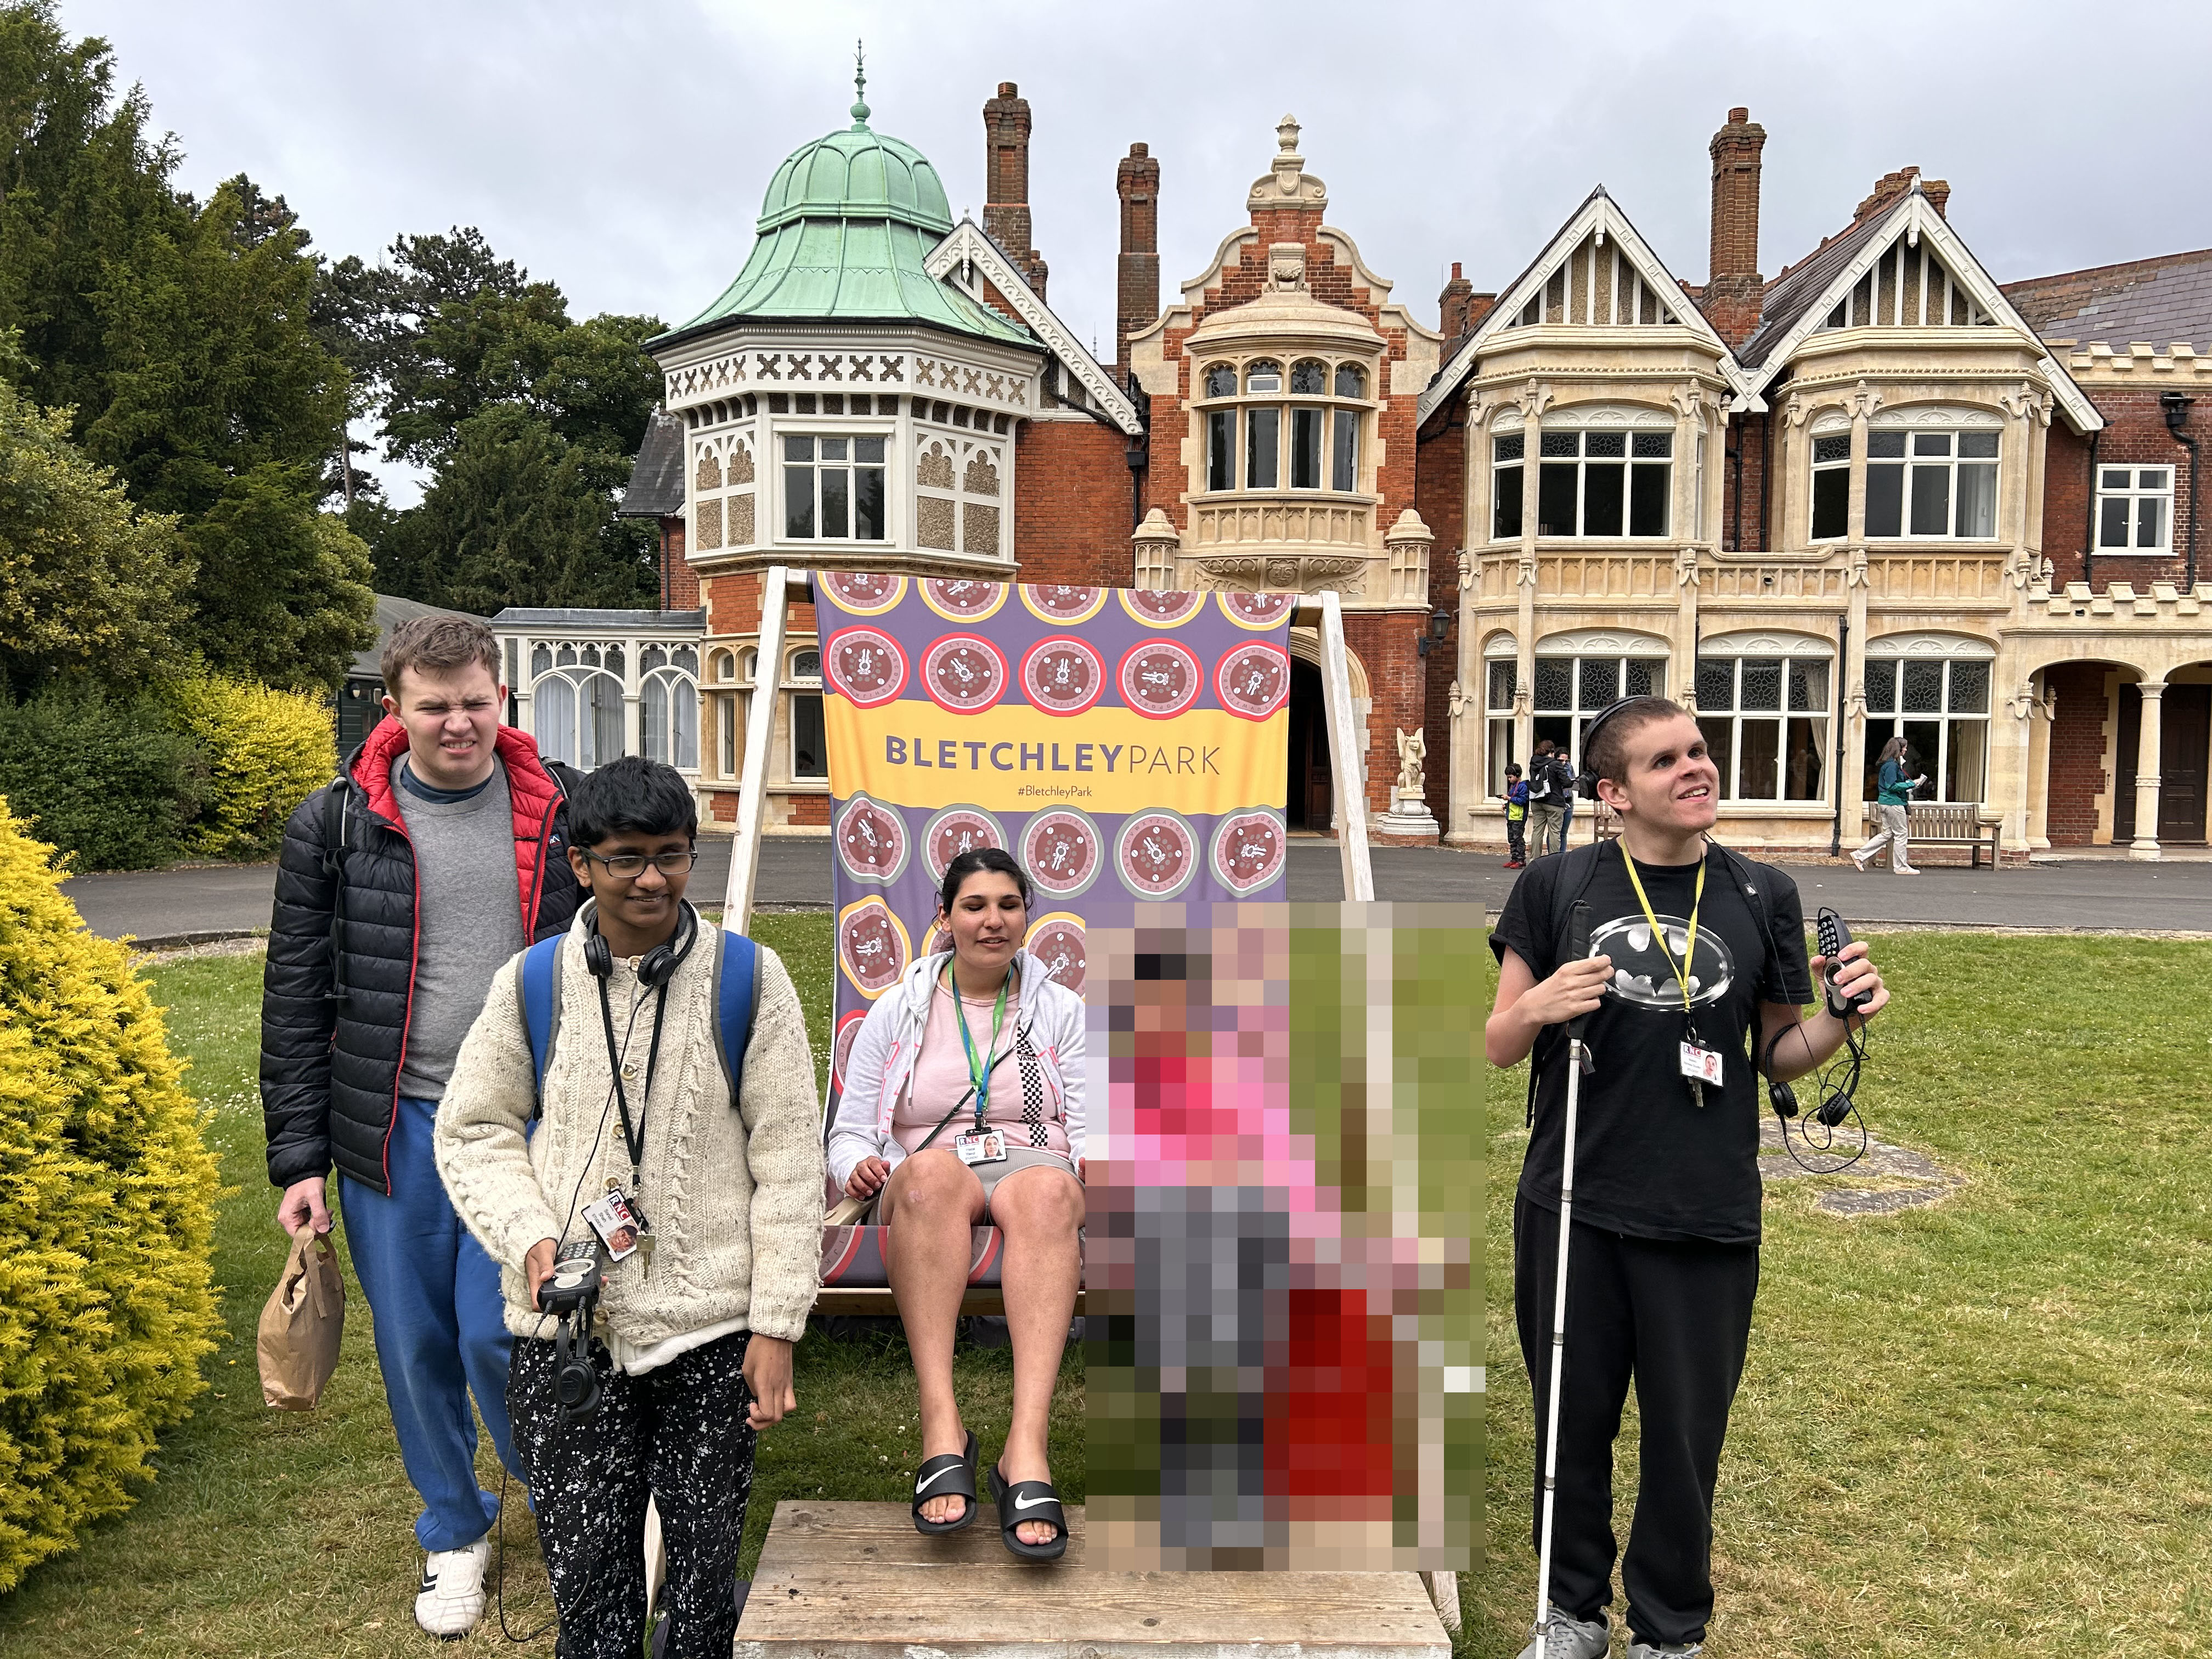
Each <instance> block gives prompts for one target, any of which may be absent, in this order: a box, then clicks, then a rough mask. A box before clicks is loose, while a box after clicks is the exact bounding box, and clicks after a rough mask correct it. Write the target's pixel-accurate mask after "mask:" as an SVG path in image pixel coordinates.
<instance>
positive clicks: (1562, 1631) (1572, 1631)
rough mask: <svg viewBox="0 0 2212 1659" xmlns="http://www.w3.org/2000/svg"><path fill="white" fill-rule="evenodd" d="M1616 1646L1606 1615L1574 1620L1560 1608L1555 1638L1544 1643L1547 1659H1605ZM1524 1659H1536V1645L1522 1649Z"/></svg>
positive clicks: (1555, 1617)
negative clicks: (1608, 1627) (1609, 1630)
mask: <svg viewBox="0 0 2212 1659" xmlns="http://www.w3.org/2000/svg"><path fill="white" fill-rule="evenodd" d="M1612 1645H1613V1644H1612V1638H1611V1636H1610V1633H1609V1632H1607V1628H1606V1622H1605V1614H1604V1613H1599V1614H1598V1616H1597V1617H1596V1618H1595V1619H1587V1620H1586V1619H1570V1618H1568V1617H1567V1615H1566V1614H1565V1613H1561V1612H1560V1611H1559V1607H1557V1606H1556V1605H1555V1606H1554V1607H1553V1608H1552V1633H1551V1639H1550V1640H1549V1641H1547V1642H1546V1643H1545V1644H1544V1659H1605V1656H1606V1654H1607V1652H1608V1651H1610V1650H1611V1648H1612ZM1521 1659H1536V1644H1535V1643H1534V1642H1531V1643H1529V1644H1528V1646H1527V1647H1525V1648H1523V1649H1522V1650H1521Z"/></svg>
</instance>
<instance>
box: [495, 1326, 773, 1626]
mask: <svg viewBox="0 0 2212 1659" xmlns="http://www.w3.org/2000/svg"><path fill="white" fill-rule="evenodd" d="M746 1340H747V1333H745V1332H743V1331H739V1332H737V1333H734V1334H732V1335H729V1336H724V1337H718V1338H716V1339H715V1340H714V1341H712V1342H709V1343H707V1344H705V1345H703V1346H700V1347H696V1348H694V1349H692V1350H691V1351H690V1352H689V1353H684V1354H679V1355H678V1356H677V1357H676V1358H674V1359H671V1360H670V1361H669V1362H668V1363H667V1364H665V1365H660V1366H657V1367H655V1368H654V1369H653V1370H649V1371H647V1372H645V1373H644V1374H643V1375H642V1376H629V1374H627V1373H626V1372H623V1371H618V1370H616V1369H615V1368H614V1365H613V1362H612V1361H611V1358H609V1356H608V1353H607V1351H606V1349H605V1347H604V1346H602V1345H600V1344H599V1343H597V1342H594V1343H592V1364H593V1366H594V1367H595V1368H596V1369H597V1370H598V1371H599V1407H598V1408H597V1409H596V1410H594V1411H593V1412H592V1414H591V1415H590V1416H588V1417H586V1418H583V1419H577V1420H574V1421H570V1420H568V1419H563V1418H562V1415H561V1408H560V1407H559V1406H558V1405H557V1404H556V1401H554V1398H553V1345H552V1343H550V1342H547V1341H539V1340H535V1339H532V1338H518V1339H516V1340H515V1344H514V1359H513V1364H512V1365H511V1367H510V1368H509V1370H508V1372H507V1413H508V1415H509V1416H510V1417H511V1418H512V1419H513V1424H514V1449H515V1453H516V1455H517V1456H518V1457H519V1458H520V1461H521V1463H522V1467H523V1469H524V1471H525V1473H526V1474H527V1475H528V1477H529V1480H530V1495H531V1499H532V1503H534V1504H536V1506H537V1510H538V1543H539V1546H540V1547H541V1548H542V1549H543V1550H544V1554H545V1565H546V1570H547V1571H548V1572H549V1574H550V1576H551V1578H552V1581H553V1605H554V1607H555V1609H556V1611H557V1612H558V1613H560V1615H561V1640H560V1644H559V1646H558V1648H557V1649H556V1652H557V1653H558V1655H559V1656H560V1659H636V1656H637V1654H638V1651H639V1649H640V1646H641V1632H643V1630H644V1628H645V1562H644V1552H645V1504H646V1498H647V1495H648V1494H650V1495H651V1497H652V1498H653V1504H654V1505H655V1507H656V1508H657V1509H658V1510H659V1513H660V1525H661V1531H662V1534H663V1536H664V1537H665V1540H666V1541H667V1547H668V1584H667V1588H666V1589H665V1590H664V1591H663V1592H662V1597H661V1603H660V1605H661V1606H662V1607H665V1609H666V1610H667V1612H668V1613H669V1614H670V1616H671V1620H672V1623H671V1627H670V1630H669V1640H668V1647H667V1656H668V1659H707V1656H708V1655H712V1656H714V1659H729V1652H730V1644H731V1643H732V1641H733V1640H734V1639H735V1638H736V1635H737V1627H738V1614H737V1605H736V1601H735V1597H734V1595H733V1593H732V1583H733V1582H734V1581H735V1579H736V1577H737V1571H738V1544H739V1542H740V1541H742V1540H743V1538H744V1530H745V1500H746V1499H747V1498H749V1497H750V1495H751V1492H752V1484H753V1442H754V1438H755V1435H754V1431H753V1430H752V1429H751V1428H750V1427H748V1426H747V1425H746V1422H745V1407H746V1406H747V1405H748V1404H749V1403H750V1395H749V1394H748V1393H747V1391H746V1389H745V1383H744V1375H743V1372H742V1369H741V1368H742V1367H743V1365H744V1358H745V1343H746Z"/></svg>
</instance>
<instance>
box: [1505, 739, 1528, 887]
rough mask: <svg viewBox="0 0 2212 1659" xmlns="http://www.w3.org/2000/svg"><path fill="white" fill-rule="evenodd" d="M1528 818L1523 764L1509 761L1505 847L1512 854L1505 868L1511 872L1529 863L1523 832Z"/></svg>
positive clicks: (1506, 785)
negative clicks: (1522, 773)
mask: <svg viewBox="0 0 2212 1659" xmlns="http://www.w3.org/2000/svg"><path fill="white" fill-rule="evenodd" d="M1527 822H1528V784H1527V783H1526V782H1525V781H1523V780H1522V776H1521V763H1520V762H1519V761H1509V762H1507V763H1506V766H1505V847H1506V851H1507V852H1508V853H1510V854H1511V856H1510V857H1509V858H1508V859H1507V860H1505V867H1506V868H1507V869H1509V870H1518V869H1519V868H1520V867H1521V866H1522V865H1524V864H1526V863H1527V862H1528V842H1527V841H1526V840H1525V839H1523V831H1522V826H1523V825H1524V824H1526V823H1527Z"/></svg>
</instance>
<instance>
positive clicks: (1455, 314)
mask: <svg viewBox="0 0 2212 1659" xmlns="http://www.w3.org/2000/svg"><path fill="white" fill-rule="evenodd" d="M1472 301H1474V283H1470V282H1468V280H1467V276H1466V275H1465V274H1464V273H1463V272H1462V270H1460V262H1459V261H1458V260H1456V259H1455V260H1453V261H1452V274H1451V281H1449V283H1445V284H1444V291H1443V293H1441V294H1439V295H1437V315H1438V317H1439V319H1441V321H1442V325H1443V334H1444V338H1445V339H1446V340H1447V341H1451V340H1456V339H1457V338H1459V337H1460V336H1461V335H1462V334H1464V333H1466V332H1467V331H1468V327H1469V326H1470V325H1469V324H1468V311H1469V310H1470V309H1472Z"/></svg>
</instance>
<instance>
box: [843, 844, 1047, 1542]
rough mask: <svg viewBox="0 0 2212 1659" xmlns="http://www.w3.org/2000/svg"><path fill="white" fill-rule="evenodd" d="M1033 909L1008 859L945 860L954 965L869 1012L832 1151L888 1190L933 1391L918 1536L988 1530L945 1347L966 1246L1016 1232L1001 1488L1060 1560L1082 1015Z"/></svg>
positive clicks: (863, 1188) (891, 1263)
mask: <svg viewBox="0 0 2212 1659" xmlns="http://www.w3.org/2000/svg"><path fill="white" fill-rule="evenodd" d="M1029 902H1030V884H1029V878H1028V877H1026V876H1025V875H1024V874H1023V873H1022V869H1021V866H1019V865H1018V864H1017V863H1015V862H1014V860H1012V858H1011V857H1009V856H1008V855H1007V854H1005V853H1003V852H1001V851H1000V850H999V849H998V848H982V849H981V850H978V851H975V852H971V853H963V854H961V855H960V856H959V857H958V858H956V859H954V860H952V863H951V866H950V867H949V868H948V869H947V870H946V871H945V884H944V886H943V888H942V889H941V890H940V891H939V917H938V925H939V927H940V928H941V929H942V930H943V931H944V932H945V933H949V934H950V935H951V939H952V949H951V951H944V952H941V953H939V954H937V955H934V956H930V957H924V958H923V959H922V960H921V961H919V962H917V963H915V964H914V966H913V967H912V968H910V969H908V970H907V973H906V975H905V976H904V977H903V978H902V980H901V981H900V982H899V983H898V984H897V985H896V986H895V987H892V989H890V991H888V992H886V993H885V994H884V995H883V996H882V997H880V998H878V1000H877V1002H876V1005H875V1006H873V1007H872V1008H871V1009H869V1011H868V1014H867V1018H866V1019H865V1020H864V1021H863V1022H862V1023H861V1025H860V1033H859V1035H858V1036H856V1037H855V1038H854V1042H853V1052H852V1057H851V1059H850V1060H848V1062H847V1064H846V1068H845V1091H844V1095H843V1097H842V1099H841V1100H840V1102H839V1103H838V1108H837V1121H836V1124H835V1126H834V1127H832V1129H831V1130H830V1134H829V1168H830V1172H831V1174H832V1175H833V1176H836V1179H837V1180H838V1182H840V1183H841V1184H842V1187H843V1188H844V1190H845V1192H846V1193H847V1194H848V1195H849V1196H851V1197H854V1198H859V1199H866V1198H869V1197H871V1196H872V1195H873V1194H876V1193H878V1192H881V1193H882V1194H883V1201H882V1204H881V1206H880V1214H879V1219H880V1220H881V1221H882V1223H883V1225H884V1227H885V1228H886V1230H887V1231H885V1234H884V1265H885V1267H887V1268H888V1269H889V1271H890V1281H891V1290H892V1291H893V1293H894V1294H895V1295H896V1297H897V1298H898V1308H899V1317H900V1318H901V1319H902V1320H903V1321H904V1322H905V1324H906V1335H907V1346H908V1347H909V1348H910V1349H911V1350H912V1351H913V1354H914V1369H915V1379H916V1381H917V1382H918V1383H920V1384H921V1451H922V1461H921V1464H920V1465H919V1466H918V1467H917V1468H915V1495H914V1522H915V1528H916V1529H917V1530H919V1531H921V1532H924V1533H945V1532H957V1531H959V1530H960V1529H961V1528H963V1527H965V1526H966V1525H967V1524H968V1523H969V1522H971V1521H973V1520H974V1519H975V1510H976V1507H977V1505H976V1496H975V1468H976V1462H977V1448H976V1443H975V1436H974V1435H973V1434H972V1433H970V1432H969V1431H968V1430H967V1429H966V1427H965V1426H964V1425H963V1423H962V1422H961V1419H960V1407H959V1403H958V1402H957V1401H955V1400H954V1399H953V1397H952V1338H953V1329H954V1327H955V1325H956V1324H957V1322H958V1320H959V1317H960V1299H961V1297H962V1295H963V1292H964V1291H966V1289H967V1285H968V1269H969V1228H971V1227H975V1226H981V1225H993V1226H995V1227H997V1228H998V1229H999V1230H1000V1233H1001V1234H1003V1235H1004V1237H1005V1240H1006V1254H1005V1256H1004V1258H1003V1261H1002V1265H1001V1267H1000V1282H1001V1284H1002V1285H1003V1286H1004V1289H1005V1291H1006V1323H1007V1327H1008V1329H1009V1331H1010V1334H1012V1339H1013V1347H1014V1408H1013V1422H1012V1426H1011V1428H1009V1430H1008V1431H1007V1434H1006V1448H1005V1449H1004V1451H1003V1452H1002V1453H1001V1454H1000V1458H999V1461H998V1462H997V1464H996V1465H994V1467H993V1468H992V1469H991V1471H990V1475H989V1482H990V1491H991V1497H992V1501H993V1502H994V1504H997V1506H998V1511H999V1525H1000V1534H1001V1537H1002V1538H1003V1540H1004V1541H1005V1543H1006V1547H1007V1548H1008V1549H1009V1550H1011V1551H1012V1553H1014V1554H1016V1555H1018V1556H1022V1557H1024V1558H1027V1559H1031V1560H1040V1561H1049V1560H1054V1559H1058V1558H1059V1557H1060V1555H1062V1554H1063V1553H1066V1549H1067V1520H1066V1515H1065V1513H1064V1512H1063V1511H1062V1510H1061V1509H1060V1494H1059V1493H1058V1492H1055V1491H1054V1489H1053V1486H1052V1469H1051V1465H1050V1463H1049V1462H1048V1457H1047V1455H1046V1431H1047V1425H1048V1418H1049V1415H1050V1413H1051V1409H1052V1391H1053V1385H1054V1383H1056V1382H1057V1381H1058V1379H1059V1376H1060V1352H1061V1350H1062V1349H1063V1348H1064V1347H1065V1346H1066V1342H1067V1328H1068V1322H1069V1321H1070V1319H1071V1318H1072V1317H1073V1315H1074V1311H1075V1292H1076V1288H1077V1285H1078V1282H1079V1279H1080V1277H1081V1273H1082V1257H1081V1254H1080V1249H1079V1244H1078V1241H1077V1238H1076V1233H1077V1230H1078V1229H1079V1228H1080V1227H1081V1226H1082V1225H1083V1218H1084V1203H1083V1187H1082V1179H1083V1128H1084V1117H1083V1000H1082V999H1081V998H1080V997H1079V996H1077V995H1076V994H1075V993H1074V992H1073V991H1070V990H1069V989H1067V988H1066V987H1065V986H1063V985H1060V984H1058V983H1057V982H1055V981H1054V980H1053V979H1052V978H1051V977H1050V976H1049V975H1047V973H1046V971H1045V969H1044V964H1043V963H1041V962H1039V961H1038V960H1037V959H1036V957H1034V956H1032V955H1031V954H1030V952H1029V951H1025V950H1024V949H1023V948H1022V937H1023V935H1024V933H1025V932H1026V931H1027V929H1028V926H1029Z"/></svg>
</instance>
